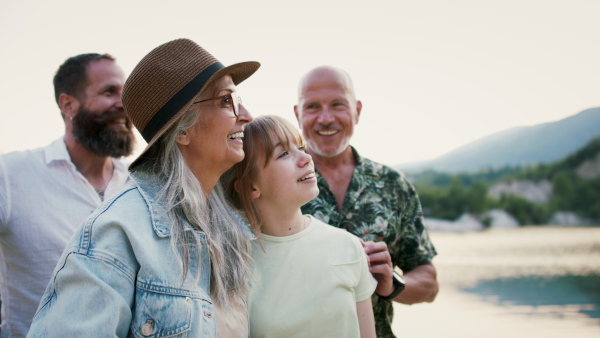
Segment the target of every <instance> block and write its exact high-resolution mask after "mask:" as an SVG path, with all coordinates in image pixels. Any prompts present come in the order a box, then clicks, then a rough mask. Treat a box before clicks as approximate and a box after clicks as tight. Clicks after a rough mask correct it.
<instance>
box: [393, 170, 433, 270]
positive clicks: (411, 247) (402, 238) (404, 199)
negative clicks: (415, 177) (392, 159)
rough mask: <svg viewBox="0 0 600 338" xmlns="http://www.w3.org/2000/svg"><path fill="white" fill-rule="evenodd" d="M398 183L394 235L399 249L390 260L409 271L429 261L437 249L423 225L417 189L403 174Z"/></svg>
mask: <svg viewBox="0 0 600 338" xmlns="http://www.w3.org/2000/svg"><path fill="white" fill-rule="evenodd" d="M399 185H400V187H399V190H400V193H399V195H400V197H399V199H401V201H399V203H400V207H399V212H400V215H399V216H398V218H399V221H400V229H399V230H398V233H397V234H396V236H398V238H397V242H398V243H399V244H400V250H399V252H398V253H397V254H396V255H392V261H393V264H394V265H395V266H398V267H399V268H400V269H402V270H403V271H410V270H413V269H414V268H416V267H417V266H419V265H424V264H429V263H431V261H432V260H433V257H434V256H435V255H437V251H436V250H435V247H434V246H433V243H432V242H431V239H430V237H429V233H428V232H427V228H426V227H425V221H424V218H423V210H422V207H421V202H420V201H419V195H418V194H417V191H416V190H415V188H414V186H413V185H412V183H411V182H410V181H409V180H408V179H407V178H406V177H405V176H404V175H403V174H401V175H400V178H399Z"/></svg>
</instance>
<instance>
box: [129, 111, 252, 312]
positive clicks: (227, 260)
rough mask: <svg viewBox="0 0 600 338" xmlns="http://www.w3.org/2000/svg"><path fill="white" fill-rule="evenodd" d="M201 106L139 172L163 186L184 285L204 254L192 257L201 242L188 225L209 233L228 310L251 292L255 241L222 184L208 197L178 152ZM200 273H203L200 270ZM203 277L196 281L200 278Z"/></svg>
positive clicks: (215, 287)
mask: <svg viewBox="0 0 600 338" xmlns="http://www.w3.org/2000/svg"><path fill="white" fill-rule="evenodd" d="M198 106H199V105H192V107H191V108H190V109H189V110H188V111H187V112H186V113H185V114H184V115H183V117H182V118H181V119H180V120H179V121H178V122H176V124H175V125H174V126H173V127H172V128H171V129H170V130H169V131H168V132H167V133H165V135H163V136H162V137H161V139H160V140H159V141H158V142H157V143H156V144H155V146H154V147H153V148H156V149H151V150H153V151H151V152H150V153H151V154H149V156H147V157H146V158H147V159H151V160H150V161H148V160H146V161H144V162H143V163H141V164H140V166H139V169H137V170H141V171H144V172H147V173H150V174H152V175H155V176H158V177H157V178H158V179H159V180H160V182H161V184H162V189H161V191H160V193H159V196H160V198H161V199H162V201H163V202H164V203H165V207H166V210H168V213H169V218H170V220H171V249H172V250H173V251H174V252H175V254H176V255H175V256H176V257H178V258H179V265H180V267H181V268H182V271H183V276H182V282H183V280H184V279H185V277H186V275H187V273H188V269H189V268H190V261H191V260H193V259H195V260H198V262H200V261H201V260H200V252H201V250H198V251H197V252H196V253H195V254H196V255H197V256H196V257H191V253H190V251H189V248H188V243H189V240H190V239H189V238H188V236H190V235H191V234H193V236H194V239H195V241H196V243H201V241H200V238H199V236H198V234H197V233H196V232H195V231H186V227H187V224H189V226H191V227H192V228H193V229H194V230H199V231H202V232H204V234H205V235H206V242H207V245H208V252H209V255H210V262H211V265H210V266H211V276H210V293H211V298H212V299H213V300H214V301H216V302H217V303H218V304H219V305H221V306H222V307H224V308H231V306H232V305H233V302H232V301H235V302H236V303H239V301H240V299H242V300H243V299H245V298H246V294H247V292H248V289H249V288H250V283H251V282H250V281H251V278H252V277H251V270H250V265H249V262H250V259H251V258H250V250H251V249H250V248H251V245H250V240H249V235H248V234H247V233H246V232H244V230H243V229H242V228H241V225H240V219H239V216H237V217H236V214H235V211H233V209H232V208H231V207H230V206H229V205H228V204H227V202H226V200H225V196H224V193H223V188H222V187H221V184H220V183H217V185H216V186H215V188H214V189H213V191H212V192H211V193H210V195H209V196H208V199H207V198H206V197H205V195H204V193H203V191H202V187H201V185H200V182H199V181H198V179H197V178H196V176H195V175H194V174H193V173H192V171H191V170H190V169H189V168H188V166H187V164H186V162H185V159H184V157H183V155H182V154H181V152H180V151H179V148H178V147H177V143H176V138H177V137H178V136H179V135H181V134H183V133H184V132H185V131H187V130H188V129H189V128H191V127H192V126H194V125H195V124H196V123H197V122H198V118H199V114H201V113H200V112H199V108H198ZM198 271H200V270H198ZM198 277H199V276H196V278H198Z"/></svg>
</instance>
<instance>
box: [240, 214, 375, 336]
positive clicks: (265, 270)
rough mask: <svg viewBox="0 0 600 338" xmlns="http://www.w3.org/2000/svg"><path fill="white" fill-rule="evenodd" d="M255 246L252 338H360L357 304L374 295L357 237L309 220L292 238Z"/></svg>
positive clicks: (268, 240) (273, 239)
mask: <svg viewBox="0 0 600 338" xmlns="http://www.w3.org/2000/svg"><path fill="white" fill-rule="evenodd" d="M263 238H264V241H265V251H266V252H264V251H263V250H262V248H261V247H260V245H259V244H258V243H253V250H252V257H253V258H254V262H255V266H254V275H255V278H256V279H255V283H254V286H253V288H252V290H251V292H250V296H249V301H248V309H249V314H250V337H253V338H254V337H257V338H258V337H260V338H262V337H265V338H266V337H286V338H293V337H303V338H304V337H359V336H360V332H359V326H358V318H357V315H356V303H357V302H360V301H363V300H366V299H367V298H369V297H370V296H371V295H372V294H373V292H374V291H375V287H376V286H377V282H376V281H375V279H374V278H373V277H372V276H371V273H370V272H369V268H368V264H367V257H366V254H365V252H364V249H363V248H362V245H361V244H360V242H359V239H358V237H356V236H354V235H352V234H350V233H348V232H345V231H343V230H340V229H337V228H334V227H332V226H330V225H327V224H325V223H323V222H321V221H319V220H317V219H315V218H312V217H311V223H310V225H309V226H308V227H307V228H306V229H304V230H303V231H301V232H299V233H297V234H294V235H292V236H285V237H274V236H268V235H264V234H263Z"/></svg>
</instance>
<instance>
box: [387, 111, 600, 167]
mask: <svg viewBox="0 0 600 338" xmlns="http://www.w3.org/2000/svg"><path fill="white" fill-rule="evenodd" d="M599 135H600V107H597V108H590V109H587V110H584V111H582V112H580V113H578V114H575V115H573V116H570V117H567V118H565V119H562V120H559V121H555V122H549V123H543V124H538V125H535V126H531V127H515V128H511V129H507V130H505V131H501V132H498V133H495V134H492V135H489V136H486V137H483V138H481V139H479V140H476V141H473V142H470V143H467V144H466V145H464V146H462V147H460V148H458V149H456V150H453V151H451V152H449V153H447V154H445V155H442V156H440V157H438V158H436V159H434V160H430V161H423V162H413V163H407V164H402V165H399V166H397V167H398V168H399V169H401V170H402V171H405V172H413V173H414V172H419V171H423V170H435V171H439V172H447V173H459V172H472V171H477V170H481V169H484V168H502V167H519V166H527V165H533V164H538V163H550V162H554V161H557V160H560V159H562V158H564V157H565V156H567V155H569V154H571V153H573V152H574V151H576V150H577V149H579V148H581V147H583V146H584V145H585V144H586V143H588V142H589V141H590V140H591V139H593V138H594V137H596V136H599Z"/></svg>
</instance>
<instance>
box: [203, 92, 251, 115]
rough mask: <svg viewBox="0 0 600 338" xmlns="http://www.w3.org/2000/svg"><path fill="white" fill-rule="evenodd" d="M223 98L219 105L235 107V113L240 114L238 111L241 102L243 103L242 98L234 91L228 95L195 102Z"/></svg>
mask: <svg viewBox="0 0 600 338" xmlns="http://www.w3.org/2000/svg"><path fill="white" fill-rule="evenodd" d="M216 100H221V101H220V102H219V105H220V107H221V108H226V109H233V115H235V116H236V117H237V116H238V112H239V111H240V104H241V103H242V98H241V97H240V96H239V95H238V94H237V93H236V92H232V93H229V94H227V95H223V96H217V97H213V98H210V99H206V100H200V101H195V102H194V103H202V102H206V101H216Z"/></svg>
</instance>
